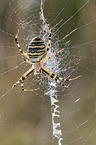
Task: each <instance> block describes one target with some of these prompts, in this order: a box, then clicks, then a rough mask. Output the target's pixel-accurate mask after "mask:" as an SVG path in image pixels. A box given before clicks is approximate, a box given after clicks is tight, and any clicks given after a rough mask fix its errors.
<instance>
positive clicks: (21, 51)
mask: <svg viewBox="0 0 96 145" xmlns="http://www.w3.org/2000/svg"><path fill="white" fill-rule="evenodd" d="M20 27H21V25H20V26H19V28H18V31H17V34H16V36H15V41H16V44H17V46H18V48H19V51H20V53H22V54H23V55H24V56H25V57H26V58H28V59H29V56H28V55H27V54H25V53H24V51H23V50H22V49H21V46H20V44H19V42H18V40H17V37H18V34H19V31H20Z"/></svg>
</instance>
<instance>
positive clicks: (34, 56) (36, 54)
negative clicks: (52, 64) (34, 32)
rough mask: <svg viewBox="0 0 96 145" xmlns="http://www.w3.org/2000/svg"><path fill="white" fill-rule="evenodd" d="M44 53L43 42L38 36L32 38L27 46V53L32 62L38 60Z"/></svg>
mask: <svg viewBox="0 0 96 145" xmlns="http://www.w3.org/2000/svg"><path fill="white" fill-rule="evenodd" d="M44 54H45V44H44V41H43V40H42V39H40V38H39V37H36V38H34V39H33V40H32V41H31V42H30V44H29V46H28V55H29V59H30V61H31V62H32V63H37V62H39V61H40V60H41V59H42V57H43V56H44Z"/></svg>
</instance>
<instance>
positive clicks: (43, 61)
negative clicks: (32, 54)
mask: <svg viewBox="0 0 96 145" xmlns="http://www.w3.org/2000/svg"><path fill="white" fill-rule="evenodd" d="M63 50H64V48H63V49H61V50H60V51H58V52H56V53H54V54H53V55H51V56H50V57H48V58H47V59H46V60H45V61H43V62H42V64H44V63H45V62H46V61H47V60H49V59H50V58H52V57H53V56H55V55H57V54H58V53H60V52H61V51H63Z"/></svg>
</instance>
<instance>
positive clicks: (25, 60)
mask: <svg viewBox="0 0 96 145" xmlns="http://www.w3.org/2000/svg"><path fill="white" fill-rule="evenodd" d="M23 60H24V61H25V62H27V63H30V64H32V62H31V61H29V60H27V59H25V58H23Z"/></svg>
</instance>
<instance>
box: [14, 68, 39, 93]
mask: <svg viewBox="0 0 96 145" xmlns="http://www.w3.org/2000/svg"><path fill="white" fill-rule="evenodd" d="M33 70H34V69H33V68H32V67H31V68H30V69H29V70H28V71H27V72H26V73H25V74H23V76H22V77H21V78H20V79H19V80H18V81H17V82H16V83H15V84H14V85H13V86H12V88H14V87H15V86H17V85H18V84H19V83H21V87H22V91H35V90H37V89H31V90H28V89H24V85H23V82H24V80H25V79H26V78H27V77H28V76H29V75H30V74H31V73H32V72H33Z"/></svg>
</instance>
